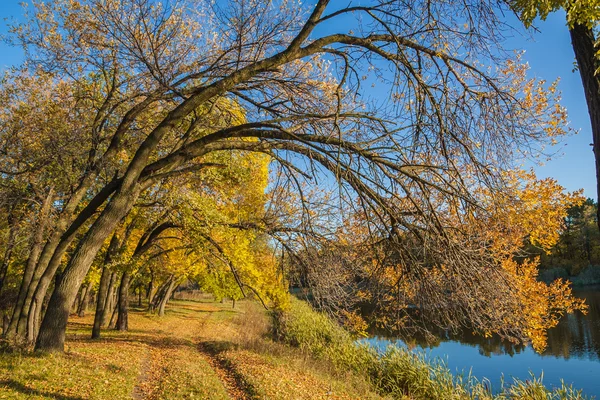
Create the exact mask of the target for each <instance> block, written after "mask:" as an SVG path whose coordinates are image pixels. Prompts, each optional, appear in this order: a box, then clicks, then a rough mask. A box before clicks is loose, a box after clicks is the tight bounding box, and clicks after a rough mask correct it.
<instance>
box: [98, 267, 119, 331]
mask: <svg viewBox="0 0 600 400" xmlns="http://www.w3.org/2000/svg"><path fill="white" fill-rule="evenodd" d="M116 282H117V273H116V272H113V273H112V274H110V281H109V284H108V291H107V292H106V301H105V303H104V310H102V319H101V322H100V325H101V326H106V325H107V324H108V322H109V321H108V316H109V314H110V315H112V310H113V309H114V305H115V300H114V299H115V286H116Z"/></svg>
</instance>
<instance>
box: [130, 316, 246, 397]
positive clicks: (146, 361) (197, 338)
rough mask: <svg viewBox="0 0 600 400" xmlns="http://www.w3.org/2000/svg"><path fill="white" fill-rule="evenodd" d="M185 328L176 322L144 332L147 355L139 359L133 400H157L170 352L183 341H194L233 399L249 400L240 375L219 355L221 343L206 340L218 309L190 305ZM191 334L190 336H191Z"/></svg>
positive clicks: (199, 355)
mask: <svg viewBox="0 0 600 400" xmlns="http://www.w3.org/2000/svg"><path fill="white" fill-rule="evenodd" d="M188 311H189V312H190V315H189V316H188V318H186V319H187V320H188V321H189V325H188V327H187V329H184V330H182V329H181V323H182V322H183V321H181V320H179V321H177V324H178V326H177V327H170V326H162V327H161V329H160V330H152V331H147V332H144V333H145V334H147V335H148V336H149V337H152V340H148V341H146V345H147V353H146V355H145V356H144V358H143V360H142V365H141V367H140V374H139V376H138V381H137V384H136V386H135V387H134V389H133V391H132V394H131V396H132V399H134V400H146V399H148V400H154V399H159V398H160V393H161V381H162V380H163V379H164V376H165V374H166V373H167V365H168V363H169V361H170V360H171V359H172V358H171V357H172V356H173V354H172V351H173V349H174V348H175V347H176V346H178V345H179V344H181V343H182V342H187V343H189V342H190V341H192V342H193V344H194V348H195V349H196V351H197V354H198V357H202V358H203V359H204V360H205V361H206V362H207V363H208V364H209V365H210V367H211V368H212V369H213V370H214V372H215V374H216V376H217V377H218V378H219V379H220V381H221V383H222V384H223V387H224V388H225V389H226V391H227V393H228V395H229V397H230V398H231V399H233V400H250V399H252V398H253V396H252V395H251V393H252V390H251V388H250V387H249V385H248V384H247V383H246V381H245V379H244V377H243V376H241V375H240V374H239V373H238V372H236V370H235V368H234V367H233V366H232V365H231V364H230V363H229V362H228V361H227V360H226V359H225V358H224V357H222V356H221V355H220V354H219V353H220V351H221V349H222V347H223V344H224V343H220V342H214V341H213V342H211V341H206V340H204V339H203V338H206V337H207V336H208V335H206V334H205V330H206V327H207V323H206V322H207V320H208V319H209V318H210V317H211V316H212V315H213V313H214V312H217V311H218V310H217V309H214V310H211V309H207V308H206V307H205V306H202V305H199V306H198V307H197V308H196V307H194V306H190V307H189V310H188ZM192 335H193V336H192Z"/></svg>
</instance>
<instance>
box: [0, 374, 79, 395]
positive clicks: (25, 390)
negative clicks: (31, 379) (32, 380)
mask: <svg viewBox="0 0 600 400" xmlns="http://www.w3.org/2000/svg"><path fill="white" fill-rule="evenodd" d="M0 386H4V387H8V388H10V389H12V390H15V391H17V392H19V393H22V394H26V395H29V396H32V395H35V396H44V397H48V398H50V399H58V400H84V398H83V397H75V396H64V395H61V394H58V393H52V392H44V391H42V390H38V389H33V388H30V387H27V386H25V385H23V384H22V383H21V382H18V381H15V380H13V379H8V380H0Z"/></svg>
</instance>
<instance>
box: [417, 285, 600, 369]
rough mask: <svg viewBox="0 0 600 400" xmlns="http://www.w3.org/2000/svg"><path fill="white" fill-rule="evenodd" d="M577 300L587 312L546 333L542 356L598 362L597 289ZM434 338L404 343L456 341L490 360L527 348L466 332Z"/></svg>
mask: <svg viewBox="0 0 600 400" xmlns="http://www.w3.org/2000/svg"><path fill="white" fill-rule="evenodd" d="M575 294H576V296H577V297H580V298H584V299H585V300H586V303H587V304H588V307H589V309H588V313H587V315H583V314H582V313H580V312H577V313H575V314H569V315H567V316H565V317H564V318H563V319H562V320H561V321H560V323H559V324H558V325H557V326H556V327H554V328H552V329H551V330H549V331H548V346H547V348H546V351H544V353H543V354H542V356H555V357H560V358H565V359H569V358H571V357H575V358H578V359H581V358H587V359H590V360H595V361H600V286H599V287H594V288H588V289H586V290H578V291H575ZM437 336H438V337H437V339H436V340H434V341H433V342H432V341H426V340H425V339H424V338H420V337H413V338H412V339H411V340H408V341H405V343H406V344H407V345H408V346H409V347H411V348H412V347H417V346H418V347H420V348H425V349H434V348H436V347H438V346H440V345H441V344H442V343H444V342H448V341H456V342H460V343H461V344H463V345H468V346H473V347H477V348H478V350H479V354H481V355H483V356H486V357H491V356H493V355H501V354H506V355H510V356H514V355H516V354H520V353H522V352H523V351H524V350H525V349H526V348H527V347H526V346H524V345H522V344H514V343H511V342H509V341H507V340H502V339H501V338H500V337H498V336H492V337H489V338H485V337H483V336H481V335H474V334H472V333H471V332H469V331H464V332H461V333H460V334H459V335H451V334H449V333H447V332H438V333H437Z"/></svg>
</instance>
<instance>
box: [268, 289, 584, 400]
mask: <svg viewBox="0 0 600 400" xmlns="http://www.w3.org/2000/svg"><path fill="white" fill-rule="evenodd" d="M273 317H274V322H273V327H274V335H275V337H276V338H278V339H279V340H280V341H282V342H283V343H286V344H288V345H290V346H294V347H297V348H298V349H300V350H301V351H304V352H306V353H308V354H310V355H311V356H313V357H316V358H319V359H322V360H324V361H325V362H327V363H330V364H331V365H332V366H333V368H337V369H338V370H343V371H349V370H350V371H355V373H356V374H362V375H363V376H364V377H365V378H366V379H367V380H368V381H369V383H370V385H371V386H372V387H373V388H374V389H375V390H376V391H377V392H378V393H379V395H381V396H390V397H391V398H394V399H413V400H421V399H422V400H438V399H439V400H450V399H457V400H463V399H464V400H475V399H478V400H512V399H522V400H580V399H586V397H585V396H583V395H582V394H581V392H579V391H577V390H575V389H573V388H572V387H570V386H565V385H562V387H560V388H557V389H553V390H549V389H547V388H546V387H544V385H543V384H542V382H541V378H540V379H538V378H535V377H532V379H529V380H527V381H521V380H514V381H513V382H512V383H507V384H504V385H503V387H502V389H501V390H500V392H499V393H490V391H489V390H488V386H487V385H485V384H483V383H482V382H479V381H477V380H476V379H475V378H473V377H471V376H466V377H462V376H456V375H453V374H452V373H451V371H450V370H449V369H448V368H447V367H446V365H445V364H444V363H443V362H442V361H441V360H428V359H426V358H425V357H424V356H423V355H422V354H419V353H414V352H412V351H410V350H408V349H406V348H403V347H397V346H390V347H388V348H387V350H386V351H385V352H383V354H378V353H377V352H375V350H374V349H373V348H371V347H369V346H366V345H357V343H356V340H355V338H353V337H352V336H351V335H350V334H349V333H348V332H347V331H345V330H344V329H342V328H341V327H340V326H338V325H336V324H335V323H334V322H333V321H331V320H330V319H329V318H328V317H326V316H325V315H323V314H320V313H318V312H316V311H314V310H313V309H311V308H310V306H308V304H306V303H304V302H302V301H299V300H294V301H292V306H291V308H290V310H288V311H287V312H283V313H275V314H274V315H273Z"/></svg>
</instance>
